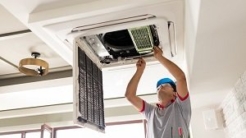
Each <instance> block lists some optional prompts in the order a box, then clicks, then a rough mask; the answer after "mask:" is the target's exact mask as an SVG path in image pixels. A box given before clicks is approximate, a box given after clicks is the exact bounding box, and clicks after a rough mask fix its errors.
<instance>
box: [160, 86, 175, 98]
mask: <svg viewBox="0 0 246 138" xmlns="http://www.w3.org/2000/svg"><path fill="white" fill-rule="evenodd" d="M157 95H158V99H159V100H160V101H162V100H163V99H164V98H165V99H166V98H167V99H170V100H171V99H173V98H174V95H175V92H174V90H173V87H172V86H171V85H170V84H169V83H165V84H162V85H160V86H159V87H158V88H157Z"/></svg>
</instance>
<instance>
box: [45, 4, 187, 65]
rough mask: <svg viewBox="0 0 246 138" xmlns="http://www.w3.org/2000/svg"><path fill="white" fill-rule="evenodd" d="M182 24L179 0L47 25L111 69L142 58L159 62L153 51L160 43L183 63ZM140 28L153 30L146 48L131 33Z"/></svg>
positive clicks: (72, 47) (53, 32) (68, 42)
mask: <svg viewBox="0 0 246 138" xmlns="http://www.w3.org/2000/svg"><path fill="white" fill-rule="evenodd" d="M160 9H161V10H160ZM183 23H184V22H183V2H181V1H179V0H178V1H172V2H160V3H158V4H150V5H146V6H140V7H137V8H129V9H127V10H122V11H118V12H114V13H107V14H103V15H97V16H89V17H85V18H79V19H76V20H67V21H66V22H60V23H56V24H50V25H46V26H44V28H45V29H46V30H47V31H49V32H51V33H52V34H55V35H56V37H57V38H58V39H60V40H61V41H62V42H63V43H65V44H66V45H67V46H68V47H70V48H71V50H73V49H74V47H80V48H81V49H83V50H84V51H85V52H86V53H87V55H88V56H89V57H90V58H91V59H92V60H93V61H94V62H95V63H96V64H97V65H98V66H99V67H100V68H101V69H110V67H114V68H120V67H121V66H126V65H133V64H135V62H136V61H137V59H138V58H139V57H143V58H144V59H145V60H146V61H147V62H149V63H150V62H151V63H156V60H155V58H154V57H153V51H152V50H151V49H152V47H153V46H154V45H156V46H159V47H160V48H161V49H162V50H163V51H164V55H165V56H166V57H167V58H169V59H171V60H173V61H174V62H176V63H178V62H180V61H181V60H183ZM141 27H149V28H150V30H151V33H149V34H150V36H151V38H150V39H152V41H153V42H152V43H151V45H148V49H147V50H142V49H138V47H137V46H136V44H135V43H136V41H135V40H133V36H132V34H131V33H130V32H131V29H137V28H141ZM143 32H144V31H143ZM117 37H118V38H117ZM120 37H125V39H120ZM110 39H111V40H112V39H115V40H117V39H118V40H119V41H110ZM144 40H146V39H141V40H140V41H139V43H141V42H143V41H144ZM143 43H144V42H143Z"/></svg>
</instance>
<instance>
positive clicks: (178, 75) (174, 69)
mask: <svg viewBox="0 0 246 138" xmlns="http://www.w3.org/2000/svg"><path fill="white" fill-rule="evenodd" d="M157 60H159V62H160V63H161V64H162V65H163V66H164V67H165V68H166V69H167V70H168V71H169V72H170V73H171V74H172V75H173V76H174V78H175V79H176V80H179V79H184V78H185V74H184V72H183V71H182V70H181V69H180V68H179V67H178V66H177V65H176V64H174V63H173V62H172V61H170V60H169V59H167V58H165V57H163V56H159V57H158V58H157Z"/></svg>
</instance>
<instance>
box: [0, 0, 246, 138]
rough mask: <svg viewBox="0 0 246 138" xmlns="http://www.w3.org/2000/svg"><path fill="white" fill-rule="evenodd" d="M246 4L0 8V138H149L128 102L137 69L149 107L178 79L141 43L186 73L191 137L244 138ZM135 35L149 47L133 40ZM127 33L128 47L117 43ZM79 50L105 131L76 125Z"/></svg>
mask: <svg viewBox="0 0 246 138" xmlns="http://www.w3.org/2000/svg"><path fill="white" fill-rule="evenodd" d="M245 5H246V1H245V0H213V1H212V0H135V1H131V0H117V1H116V0H69V1H68V0H31V1H30V0H18V1H16V0H1V1H0V138H40V137H42V138H48V137H49V138H70V137H73V138H79V137H82V136H83V137H98V138H99V137H100V138H101V137H105V138H113V137H116V136H117V137H120V138H121V137H122V138H123V137H142V138H144V137H146V131H147V130H146V120H145V118H144V116H143V115H142V114H141V113H140V112H139V111H137V110H136V109H135V108H134V107H133V106H132V105H131V104H130V102H129V101H128V100H127V99H126V98H125V91H126V87H127V84H128V82H129V80H130V79H131V77H132V76H133V74H134V73H135V71H136V65H135V64H136V62H137V60H138V59H139V58H140V57H142V58H144V59H145V60H146V69H145V72H144V74H143V76H142V78H141V81H140V82H139V87H138V89H137V95H138V96H139V97H141V98H142V99H144V100H145V101H148V102H149V103H151V104H156V103H157V102H158V98H157V94H156V82H157V81H158V80H159V79H160V78H163V77H170V78H172V79H174V77H173V76H172V75H171V74H170V73H169V72H168V70H167V69H166V68H164V67H163V66H162V65H161V64H160V63H159V62H158V61H157V60H156V59H155V58H154V56H153V51H152V49H153V47H147V48H146V47H144V48H142V47H137V46H136V45H140V44H142V42H144V44H146V43H150V45H152V46H153V45H160V47H161V48H162V50H163V55H164V56H165V57H167V58H168V59H170V60H171V61H172V62H174V63H175V64H177V66H179V67H180V68H181V69H182V70H183V71H184V73H185V75H186V80H187V83H188V89H189V96H190V100H191V111H192V115H191V122H190V126H189V128H190V130H189V131H190V136H191V138H207V137H209V138H244V137H245V135H246V64H245V63H246V39H245V36H246V8H245ZM136 28H138V29H139V30H140V31H141V32H140V33H146V34H148V35H149V36H151V39H149V41H143V40H140V38H139V37H135V36H137V35H138V33H139V32H137V33H136V31H135V30H134V29H136ZM141 29H142V30H141ZM139 30H138V31H139ZM144 30H145V31H144ZM118 35H119V36H120V37H118ZM125 35H127V38H129V39H131V42H130V43H131V44H129V43H128V42H129V41H128V40H129V39H124V38H123V39H118V38H121V36H123V37H125ZM116 36H117V38H115V37H116ZM138 38H139V39H138ZM112 39H116V40H117V41H116V42H112V41H110V40H112ZM137 39H138V40H137ZM144 40H147V38H146V39H144ZM111 42H112V43H111ZM128 46H129V47H128ZM134 46H135V47H134ZM141 48H142V49H141ZM79 49H82V51H85V53H86V55H87V56H88V58H89V59H90V60H91V61H92V64H93V67H90V68H89V67H88V68H89V69H91V70H93V71H94V66H95V68H97V69H98V72H101V74H100V75H101V78H100V77H99V78H100V79H101V80H102V82H101V84H100V86H102V91H103V93H102V94H103V97H102V98H103V101H102V102H103V103H101V104H102V109H100V114H99V115H100V116H103V120H102V121H103V124H105V130H104V131H103V133H101V132H100V131H95V129H93V127H92V126H89V125H88V126H86V125H85V126H83V124H84V123H85V122H83V119H82V121H81V119H78V116H79V115H78V114H79V113H81V110H80V109H79V108H78V106H79V104H80V103H79V102H81V101H80V100H78V98H79V96H80V95H79V94H78V91H79V90H80V87H81V86H80V81H83V80H85V79H86V77H85V76H83V75H82V77H81V76H80V73H81V70H80V69H81V68H80V59H82V58H81V57H80V55H79V52H78V50H79ZM92 68H93V69H92ZM86 73H87V72H86ZM98 74H99V73H98ZM98 76H99V75H98ZM79 77H81V78H79ZM93 77H95V76H93ZM94 96H98V95H94ZM93 109H94V108H93ZM87 111H88V110H87ZM101 111H102V112H101ZM88 112H89V111H88ZM76 119H77V120H76ZM78 120H79V121H80V123H78V122H79V121H78ZM99 121H100V120H99ZM81 122H82V124H81ZM85 124H86V123H85ZM99 129H100V128H99Z"/></svg>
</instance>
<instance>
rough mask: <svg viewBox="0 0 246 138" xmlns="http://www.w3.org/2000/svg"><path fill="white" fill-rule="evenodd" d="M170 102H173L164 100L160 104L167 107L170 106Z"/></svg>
mask: <svg viewBox="0 0 246 138" xmlns="http://www.w3.org/2000/svg"><path fill="white" fill-rule="evenodd" d="M170 102H171V100H170V99H163V100H162V101H161V102H160V104H161V105H162V106H164V107H167V106H168V104H169V103H170Z"/></svg>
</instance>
